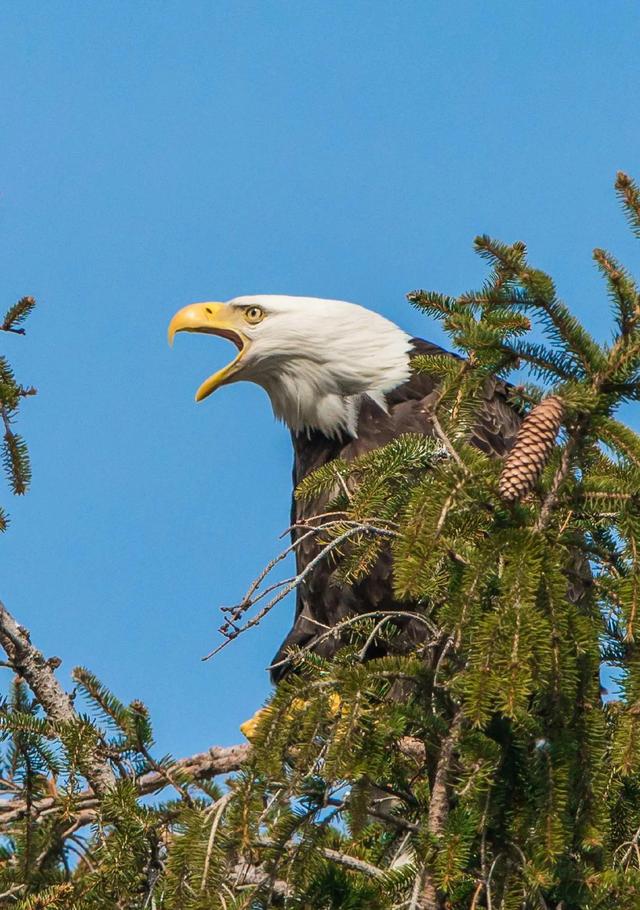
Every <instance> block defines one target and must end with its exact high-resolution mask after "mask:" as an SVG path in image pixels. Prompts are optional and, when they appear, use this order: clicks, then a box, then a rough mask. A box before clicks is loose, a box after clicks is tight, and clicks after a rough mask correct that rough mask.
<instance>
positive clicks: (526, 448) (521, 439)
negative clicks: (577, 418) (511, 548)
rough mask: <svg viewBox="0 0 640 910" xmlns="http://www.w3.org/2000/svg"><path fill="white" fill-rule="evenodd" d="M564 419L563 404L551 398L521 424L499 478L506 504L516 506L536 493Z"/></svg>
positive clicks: (499, 487) (501, 493)
mask: <svg viewBox="0 0 640 910" xmlns="http://www.w3.org/2000/svg"><path fill="white" fill-rule="evenodd" d="M563 416H564V405H563V403H562V400H561V399H560V398H558V397H557V395H551V396H550V397H549V398H545V399H544V400H543V401H541V402H540V404H538V405H536V406H535V408H534V409H533V411H531V413H530V414H527V416H526V417H525V419H524V420H523V421H522V426H521V427H520V429H519V431H518V435H517V436H516V441H515V443H514V446H513V448H512V449H511V451H510V452H509V454H508V455H507V459H506V461H505V463H504V468H503V469H502V474H501V475H500V483H499V485H498V491H499V493H500V496H501V497H502V499H504V500H505V502H517V501H518V500H519V499H522V497H523V496H526V494H527V493H528V492H529V491H530V490H532V489H533V486H534V484H535V482H536V480H537V479H538V477H540V475H541V474H542V471H543V469H544V466H545V465H546V463H547V461H548V460H549V456H550V455H551V452H552V451H553V447H554V445H555V442H556V437H557V435H558V430H559V429H560V424H561V423H562V418H563Z"/></svg>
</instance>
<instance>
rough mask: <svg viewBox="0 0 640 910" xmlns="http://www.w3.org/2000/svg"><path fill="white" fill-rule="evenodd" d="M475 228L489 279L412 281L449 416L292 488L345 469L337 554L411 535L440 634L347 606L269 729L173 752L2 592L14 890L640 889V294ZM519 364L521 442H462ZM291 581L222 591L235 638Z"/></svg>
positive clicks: (282, 898) (43, 894)
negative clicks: (540, 259)
mask: <svg viewBox="0 0 640 910" xmlns="http://www.w3.org/2000/svg"><path fill="white" fill-rule="evenodd" d="M616 189H617V192H618V194H619V197H620V199H621V202H622V205H623V208H624V211H625V213H626V215H627V217H628V219H629V222H630V225H631V228H632V230H633V231H634V232H635V233H636V234H637V235H638V236H639V237H640V190H639V189H638V187H637V186H636V185H635V184H634V183H633V181H631V180H630V179H629V178H628V177H626V176H625V175H624V174H619V175H618V178H617V181H616ZM476 249H477V251H478V253H479V254H480V255H481V256H482V257H483V258H484V259H485V260H486V261H487V262H488V264H489V268H490V274H489V276H488V279H487V281H486V282H485V284H484V286H483V287H482V288H481V289H480V290H479V291H472V292H469V293H465V294H462V295H461V296H459V297H455V298H454V297H449V296H446V295H442V294H437V293H433V292H425V291H416V292H414V293H413V294H410V295H409V298H410V300H411V302H412V303H413V304H414V305H415V306H416V307H417V308H418V309H419V310H420V311H422V312H423V313H425V314H426V315H427V316H429V317H431V318H435V319H438V320H439V321H440V322H441V324H442V326H443V327H444V329H445V330H446V332H447V333H448V334H449V336H450V338H451V342H452V345H453V346H454V347H455V348H456V349H457V351H458V352H459V353H461V354H462V355H463V358H462V359H453V358H447V357H444V356H433V357H422V358H420V359H419V360H418V362H417V364H416V368H417V369H420V370H422V371H425V372H429V373H432V374H434V375H436V376H437V377H438V378H439V385H438V394H437V396H436V398H437V400H436V401H434V405H433V406H434V417H435V420H434V427H435V429H436V435H437V438H436V440H435V441H434V440H428V439H425V438H423V437H414V436H407V437H403V438H400V439H397V440H394V441H393V442H392V443H391V444H390V445H388V446H386V447H385V448H383V449H379V450H376V451H374V452H371V453H368V454H367V455H365V456H363V457H361V458H360V459H357V460H356V461H354V462H350V463H336V462H333V463H332V464H330V465H327V466H326V467H324V468H321V469H320V470H319V471H317V472H316V473H315V474H313V475H311V476H310V477H308V478H307V479H306V480H305V481H304V482H303V483H302V485H301V487H300V488H299V490H298V491H297V495H299V496H301V497H308V498H310V499H313V498H314V497H315V496H316V495H317V494H318V493H319V492H320V491H323V492H324V491H327V490H331V491H333V494H332V495H334V499H333V502H332V503H331V506H330V510H331V512H332V513H333V517H332V520H331V521H328V522H326V523H324V524H323V525H322V526H321V527H320V529H319V531H318V533H320V534H321V535H322V540H323V542H324V544H325V552H326V553H327V554H329V553H331V554H332V558H335V563H336V569H335V571H336V574H337V576H339V577H340V578H342V579H343V580H347V581H357V579H358V578H360V577H362V576H363V575H364V574H366V573H367V572H368V571H369V570H370V567H371V565H372V564H373V562H374V561H375V559H376V558H377V557H378V555H379V553H380V551H381V549H382V548H391V551H392V555H393V560H394V584H395V591H396V594H397V596H398V598H399V599H401V600H402V601H404V602H405V603H406V613H410V614H411V616H412V618H413V620H414V621H415V622H419V623H420V624H421V625H422V626H423V628H424V640H423V641H422V642H420V643H419V644H417V645H416V646H415V648H414V650H413V651H412V652H411V653H409V654H404V655H403V656H397V655H394V656H386V657H373V658H372V657H371V653H370V651H371V645H372V643H374V642H377V643H384V642H385V641H389V642H390V641H391V640H392V639H393V638H394V636H396V635H398V634H399V633H398V625H397V623H396V622H394V616H391V615H388V614H387V615H385V614H381V613H376V612H375V611H374V610H372V613H371V614H368V615H366V616H363V617H356V618H353V617H352V618H349V619H348V620H345V621H344V623H343V624H342V625H343V627H342V629H341V634H342V635H344V634H346V633H347V631H348V634H349V644H348V645H347V646H346V647H344V648H343V649H342V650H340V651H339V652H338V654H337V656H336V657H335V658H333V659H332V660H330V661H328V660H324V659H322V658H320V657H318V656H317V655H315V654H313V653H310V652H309V651H305V650H304V649H303V650H300V651H299V652H298V653H297V654H296V656H295V663H296V668H295V669H296V672H295V673H292V674H289V675H288V676H287V677H286V678H285V679H284V681H283V682H282V683H280V684H279V686H278V687H277V689H276V691H275V692H274V693H273V695H272V697H271V698H270V699H269V701H268V703H267V705H266V706H265V707H264V709H263V710H262V711H261V712H260V714H259V715H258V717H257V719H256V721H255V723H254V724H253V727H252V729H251V731H250V738H251V741H250V744H246V745H244V746H241V747H234V748H232V749H226V750H225V749H215V748H213V749H212V750H211V751H210V752H208V753H204V754H203V755H200V756H194V757H191V758H189V759H183V760H181V761H174V760H172V759H171V758H170V757H167V756H165V757H163V758H155V757H154V754H153V753H154V744H153V733H152V727H151V722H150V718H149V715H148V712H147V710H146V708H145V707H144V706H143V705H142V704H140V703H139V702H134V703H133V704H131V705H124V704H122V703H121V702H120V701H119V700H118V699H117V698H116V696H114V695H113V694H112V693H110V692H108V691H107V690H106V689H105V688H104V687H103V686H102V685H101V683H100V682H99V681H98V680H97V679H96V678H95V677H94V676H93V675H92V674H91V673H90V672H89V671H87V670H84V669H77V670H75V671H74V678H75V681H76V687H77V688H76V690H75V692H74V697H73V698H70V697H69V696H68V695H67V693H66V692H64V690H62V688H61V687H60V686H59V684H58V683H57V681H56V679H55V674H54V670H55V664H56V661H55V659H54V660H53V661H52V660H49V661H47V660H46V659H45V658H44V657H43V655H42V654H41V653H40V652H39V651H38V650H37V649H36V648H35V646H34V645H33V644H32V643H31V641H30V639H29V636H28V633H27V632H26V630H24V629H22V628H21V627H20V626H18V625H17V624H16V623H15V621H14V620H13V618H12V617H11V616H10V614H9V613H8V612H7V611H6V610H2V611H0V643H1V644H2V645H3V647H4V649H5V651H6V653H7V664H8V665H9V666H10V667H11V668H12V669H13V670H14V671H15V673H16V680H15V682H14V684H13V688H12V691H11V694H10V696H9V698H8V699H7V700H6V702H4V703H3V705H2V708H1V711H0V722H1V723H2V727H3V730H4V732H5V757H4V762H3V767H2V772H1V775H0V784H1V785H2V786H3V787H4V789H5V799H4V801H3V802H0V824H1V825H2V832H3V834H4V835H5V841H4V843H3V846H2V850H1V853H0V906H7V907H17V908H23V910H26V908H36V907H42V908H44V907H50V908H58V907H60V908H62V907H64V908H75V910H93V908H96V910H97V908H100V910H102V908H105V910H106V908H111V907H122V908H125V907H126V908H149V910H151V908H157V910H232V908H233V910H239V908H256V910H257V908H265V910H266V908H271V907H285V908H299V910H324V908H326V910H330V908H344V910H347V908H348V910H360V908H361V910H365V908H372V910H392V908H397V910H400V908H406V910H481V908H484V910H497V908H500V910H510V908H514V910H515V908H519V910H523V908H524V910H533V908H548V910H636V908H637V907H638V906H640V719H639V718H640V655H639V653H638V646H637V640H638V628H637V627H638V621H639V619H638V608H639V599H640V562H639V555H638V554H639V548H640V492H639V491H640V437H638V435H636V433H635V432H634V431H633V430H632V429H631V428H630V427H628V426H627V425H625V424H624V423H623V422H621V421H620V420H619V418H618V417H617V416H616V414H617V409H618V408H619V406H620V405H621V404H623V403H625V402H635V401H638V400H639V399H640V295H639V293H638V289H637V287H636V286H635V284H634V282H633V279H632V278H631V276H630V275H629V274H628V273H627V272H626V271H625V269H623V268H622V266H620V265H619V264H618V263H617V262H616V261H615V259H614V258H613V257H612V256H611V255H609V254H608V253H606V252H604V251H603V250H596V251H595V253H594V259H595V263H596V266H597V268H598V269H599V271H600V272H601V273H602V275H603V278H604V281H605V284H606V288H607V292H608V295H609V298H610V301H611V305H612V308H613V314H614V319H615V334H614V337H613V340H612V341H611V342H610V343H608V344H602V343H600V342H599V341H597V340H596V339H594V338H592V337H591V335H590V334H589V333H588V332H587V331H586V330H585V329H584V327H583V326H582V325H581V324H580V322H579V321H578V320H577V319H576V318H575V317H574V316H573V315H572V314H571V312H570V311H569V309H568V308H567V307H566V305H565V304H564V303H563V302H562V301H560V300H559V299H558V297H557V294H556V290H555V287H554V284H553V281H552V279H551V278H550V277H549V276H548V275H546V274H544V273H543V272H541V271H539V270H538V269H536V268H534V267H533V266H532V265H531V264H530V263H529V261H528V259H527V252H526V248H525V246H524V244H522V243H515V244H512V245H506V244H503V243H500V242H497V241H495V240H493V239H491V238H489V237H486V236H482V237H478V238H477V239H476ZM8 324H9V326H10V327H11V326H12V325H15V324H16V322H15V319H14V321H13V323H12V322H11V321H10V322H9V323H8ZM540 327H541V328H542V329H543V331H544V337H545V338H546V341H545V342H544V343H539V342H534V341H531V340H530V338H529V336H530V335H531V333H533V332H536V331H537V330H538V329H539V328H540ZM536 337H537V336H536ZM6 370H8V367H7V368H6ZM6 370H5V372H4V374H3V375H4V376H7V375H9V373H7V372H6ZM513 374H515V375H516V377H517V381H518V384H513V385H511V386H509V388H510V395H511V398H512V402H513V406H514V407H516V408H518V409H519V410H520V411H521V412H522V413H523V415H524V417H525V419H524V421H523V423H522V428H521V431H520V436H519V438H518V441H517V443H516V446H515V448H514V450H513V452H512V454H511V456H510V457H509V458H508V459H507V460H506V461H505V462H504V463H501V462H499V461H497V460H495V459H491V458H488V457H487V456H485V455H484V454H483V453H482V452H480V451H479V450H478V449H476V448H474V447H472V446H471V445H470V444H469V442H468V440H469V437H470V434H471V431H472V429H473V426H474V425H475V423H476V421H477V419H478V415H479V413H480V412H481V409H482V407H483V400H484V399H483V389H484V388H485V386H486V383H487V382H490V381H492V380H491V377H493V376H495V375H498V376H500V377H501V378H503V379H508V378H509V377H512V378H513ZM523 376H524V377H525V379H524V380H523V379H522V377H523ZM5 381H6V380H5V379H3V382H5ZM7 385H8V387H9V385H10V384H9V383H8V381H7ZM3 388H4V387H3ZM16 388H18V389H19V388H20V387H17V386H16ZM23 391H24V390H23ZM7 395H9V393H8V392H7V393H6V394H5V393H4V392H3V400H4V401H5V402H8V401H9V400H13V401H14V405H17V403H18V401H19V398H20V395H17V394H16V393H14V399H10V397H9V398H7ZM5 406H6V407H8V404H6V405H5ZM12 413H13V414H15V407H14V411H13V412H12ZM10 464H11V465H13V464H14V462H13V461H11V462H10ZM20 476H22V477H23V479H24V477H25V475H24V473H23V474H22V475H20ZM11 477H12V482H11V483H12V487H13V489H14V491H15V492H21V489H20V484H18V483H16V482H15V478H14V476H13V475H11ZM276 564H279V563H278V561H277V560H274V565H276ZM270 568H273V566H272V567H270ZM270 578H271V576H270V573H269V572H267V571H265V573H263V575H262V576H261V578H260V579H259V580H258V582H257V583H256V585H254V586H252V590H251V592H250V593H249V595H248V596H247V598H245V600H244V601H243V602H242V603H241V604H240V605H239V606H238V607H237V608H235V610H231V611H230V612H229V613H228V614H227V616H228V621H227V625H226V626H225V627H224V628H225V629H226V635H227V641H231V640H232V639H233V638H234V637H236V636H237V634H239V632H240V630H241V628H249V627H251V626H253V625H255V624H256V623H257V621H259V616H260V615H262V614H263V613H264V612H265V610H267V609H269V608H270V604H272V603H273V604H275V602H276V601H277V600H278V599H280V598H281V596H282V595H283V594H284V593H285V592H286V591H287V590H290V587H291V585H290V584H287V583H282V585H280V587H279V588H277V590H278V591H279V593H278V594H276V595H274V596H273V597H272V600H271V601H269V602H268V603H267V607H263V608H261V611H260V612H259V613H258V614H256V615H255V616H254V618H253V619H250V620H247V621H246V622H245V625H244V626H243V627H242V626H240V625H239V622H240V621H241V618H242V617H243V616H245V615H246V612H247V610H248V608H249V606H252V605H253V604H255V603H256V602H258V601H259V598H260V597H263V596H266V597H268V596H269V593H270V592H271V593H273V590H276V588H273V587H272V586H271V580H270ZM261 602H262V603H264V602H265V601H264V600H262V601H261ZM395 619H396V620H398V616H397V615H396V616H395ZM327 634H331V631H330V630H329V631H328V633H327ZM378 653H380V651H378ZM604 664H606V665H607V666H608V667H609V671H608V673H609V675H610V676H612V677H613V678H615V686H616V689H617V691H616V692H615V693H614V697H607V698H603V697H602V692H601V686H600V674H601V670H602V667H603V665H604ZM81 698H83V699H84V700H85V702H86V705H87V708H86V710H84V711H83V710H81V709H80V707H79V705H80V699H81ZM228 772H234V773H233V775H232V776H231V777H230V778H228V779H227V780H226V782H225V783H224V784H223V785H222V786H218V785H215V784H213V783H212V778H213V777H215V776H216V775H219V774H225V773H228ZM151 793H155V794H157V796H156V797H155V799H154V800H152V801H149V800H148V799H143V798H142V797H145V796H147V795H148V794H151Z"/></svg>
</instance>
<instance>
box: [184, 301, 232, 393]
mask: <svg viewBox="0 0 640 910" xmlns="http://www.w3.org/2000/svg"><path fill="white" fill-rule="evenodd" d="M239 318H240V316H239V313H238V311H237V310H235V309H234V308H233V307H230V306H229V305H228V304H226V303H192V304H191V305H190V306H186V307H184V308H183V309H181V310H178V312H177V313H176V314H175V316H174V317H173V319H172V320H171V322H170V323H169V330H168V333H167V334H168V339H169V344H170V345H171V344H173V339H174V337H175V335H176V333H177V332H204V333H205V334H208V335H219V336H220V337H222V338H228V339H229V340H230V341H233V343H234V344H235V345H236V347H237V348H238V354H237V355H236V357H235V358H234V359H233V360H232V361H231V363H229V364H227V366H226V367H223V368H222V369H221V370H218V372H217V373H214V374H213V375H212V376H209V378H208V379H205V381H204V382H203V383H202V385H201V386H200V388H199V389H198V391H197V392H196V401H202V399H203V398H206V397H207V396H208V395H211V393H212V392H215V390H216V389H218V388H220V386H221V385H225V383H227V382H230V381H231V380H232V378H233V376H235V374H236V373H238V371H239V370H240V361H241V360H242V357H243V356H244V353H245V351H246V349H247V346H248V344H249V339H248V338H247V336H246V335H245V334H244V332H242V331H241V327H240V326H241V324H240V322H239Z"/></svg>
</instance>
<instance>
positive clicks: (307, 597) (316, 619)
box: [272, 339, 521, 682]
mask: <svg viewBox="0 0 640 910" xmlns="http://www.w3.org/2000/svg"><path fill="white" fill-rule="evenodd" d="M413 345H414V349H413V354H414V355H416V354H443V353H445V352H444V351H443V350H442V348H439V347H438V346H437V345H434V344H431V343H429V342H427V341H423V340H421V339H414V341H413ZM451 356H453V355H451ZM436 385H437V383H436V381H435V380H434V379H433V377H431V376H427V375H425V374H422V373H413V374H412V375H411V377H410V378H409V380H408V381H407V382H405V383H404V384H402V385H401V386H399V387H398V388H396V389H394V390H393V391H392V392H390V393H389V394H388V395H387V402H388V405H389V412H388V413H387V414H385V412H384V411H383V410H382V409H381V408H380V407H379V406H378V405H376V404H375V403H374V402H373V401H372V400H371V399H368V398H367V399H365V401H364V403H363V405H362V408H361V411H360V416H359V421H358V436H357V438H356V439H350V440H348V441H340V440H335V439H328V438H327V437H326V436H324V435H323V434H322V433H318V432H314V433H312V434H311V435H310V436H307V435H306V434H293V446H294V456H295V457H294V470H293V482H294V486H297V485H298V484H299V483H300V481H301V480H302V479H303V478H304V477H306V476H307V475H308V474H310V473H311V472H312V471H314V470H316V469H317V468H319V467H320V466H321V465H323V464H326V463H327V462H329V461H331V460H333V459H334V458H343V459H345V460H347V461H349V460H351V459H353V458H355V457H357V456H358V455H362V454H363V453H365V452H368V451H370V450H371V449H375V448H378V447H379V446H382V445H385V444H386V443H387V442H389V441H390V440H391V439H394V438H395V437H397V436H400V435H402V434H403V433H423V434H425V435H427V436H432V435H434V434H433V430H432V423H431V419H430V416H429V414H430V403H431V401H432V400H433V396H434V392H435V389H436ZM520 422H521V418H520V416H519V415H518V414H517V413H516V411H515V410H514V409H513V408H512V407H511V406H510V405H509V404H508V402H507V386H506V384H505V383H504V382H502V381H501V380H498V379H491V380H488V381H487V384H486V386H485V406H484V408H483V409H482V413H481V416H480V418H479V421H478V424H477V426H476V428H475V430H474V432H473V435H472V438H471V442H472V443H473V444H474V445H476V446H477V447H478V448H479V449H481V450H482V451H483V452H486V453H487V454H489V455H494V456H496V457H504V456H505V455H506V454H507V452H508V451H509V450H510V448H511V446H512V445H513V443H514V441H515V438H516V434H517V432H518V429H519V426H520ZM322 506H323V504H322V502H320V501H315V502H313V503H309V502H298V501H296V500H294V501H293V506H292V523H296V522H300V521H303V520H305V519H307V518H310V517H311V516H313V515H317V514H319V513H321V512H322V511H323V507H322ZM297 533H299V532H296V531H294V532H293V538H294V540H295V538H296V535H297ZM317 553H318V545H317V543H316V542H315V541H314V540H313V539H312V538H307V539H306V540H305V541H304V542H303V543H302V544H301V545H300V546H299V547H298V549H297V565H296V568H297V571H298V572H301V571H302V570H303V569H304V568H305V566H307V565H308V564H309V562H310V561H311V559H313V558H314V556H316V555H317ZM331 572H332V567H331V565H330V564H328V563H327V562H326V561H323V562H320V563H319V564H318V566H317V567H316V569H315V570H314V571H313V572H312V573H311V574H310V575H309V576H308V577H307V578H306V579H305V580H304V581H303V583H302V584H301V585H300V586H299V587H298V589H297V598H296V614H295V621H294V624H293V628H292V629H291V631H290V632H289V634H288V635H287V637H286V639H285V640H284V642H283V643H282V645H281V646H280V648H279V650H278V653H277V654H276V655H275V657H274V659H273V662H272V663H273V664H274V665H276V666H274V667H273V668H272V678H273V680H274V682H277V681H278V680H279V679H281V678H282V677H283V676H284V675H285V674H286V671H287V663H286V657H287V652H288V651H289V649H291V648H293V647H299V648H300V647H304V648H309V649H311V650H314V651H317V653H319V654H321V655H322V656H324V657H330V656H331V655H332V654H334V653H335V652H336V651H337V650H338V649H339V648H340V647H341V644H342V642H341V640H340V638H339V637H338V636H336V637H335V638H329V639H327V638H325V639H324V640H323V641H322V642H321V643H320V644H319V645H318V646H317V647H314V644H313V642H314V640H315V639H318V638H319V637H320V636H321V635H322V633H323V632H326V629H327V627H329V628H331V627H333V626H335V625H337V624H338V623H339V622H340V621H341V620H343V619H345V618H347V617H348V616H353V615H355V614H358V613H368V612H371V611H375V610H394V609H402V605H400V604H399V603H398V602H397V601H395V600H394V597H393V590H392V584H391V572H392V566H391V555H390V553H389V552H383V554H382V555H381V557H380V558H379V559H378V561H377V562H376V564H375V565H374V567H373V569H372V570H371V572H370V573H369V574H368V575H367V577H366V578H365V579H363V580H362V581H360V582H358V583H357V584H355V585H353V586H347V585H344V584H338V583H336V581H335V579H333V578H332V577H331ZM404 607H405V609H406V605H404ZM399 624H400V625H402V627H403V636H402V637H403V639H404V640H405V641H409V642H412V641H419V640H420V637H421V635H422V634H423V628H422V627H421V626H420V627H419V626H418V625H417V624H413V625H414V627H413V628H412V627H411V624H407V623H402V622H400V621H399Z"/></svg>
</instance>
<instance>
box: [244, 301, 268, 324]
mask: <svg viewBox="0 0 640 910" xmlns="http://www.w3.org/2000/svg"><path fill="white" fill-rule="evenodd" d="M244 318H245V319H246V320H247V322H248V323H249V324H250V325H257V324H258V323H259V322H262V320H263V319H264V310H263V309H262V307H259V306H250V307H247V309H246V310H245V311H244Z"/></svg>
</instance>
